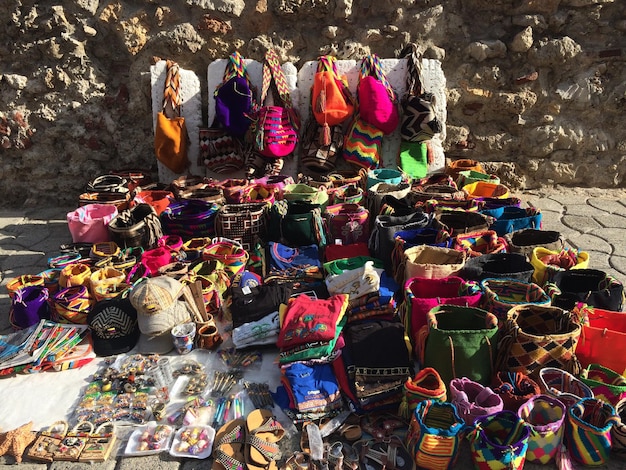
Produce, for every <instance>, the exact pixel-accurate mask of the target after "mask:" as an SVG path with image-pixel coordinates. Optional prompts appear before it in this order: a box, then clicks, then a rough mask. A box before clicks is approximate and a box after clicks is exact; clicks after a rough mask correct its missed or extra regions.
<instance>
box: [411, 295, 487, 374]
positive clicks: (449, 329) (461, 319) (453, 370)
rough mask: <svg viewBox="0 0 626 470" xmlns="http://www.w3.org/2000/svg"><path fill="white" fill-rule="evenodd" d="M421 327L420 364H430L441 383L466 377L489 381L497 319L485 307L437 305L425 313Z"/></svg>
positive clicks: (423, 365)
mask: <svg viewBox="0 0 626 470" xmlns="http://www.w3.org/2000/svg"><path fill="white" fill-rule="evenodd" d="M427 321H428V325H427V326H424V327H423V328H422V329H421V330H420V334H419V335H418V344H419V345H420V346H421V347H420V350H421V363H422V367H432V368H434V369H435V370H436V371H437V372H439V375H441V378H442V380H443V382H444V383H446V384H448V383H450V380H452V379H453V378H457V377H467V378H469V379H471V380H474V381H476V382H478V383H480V384H483V385H488V384H489V383H490V381H491V376H492V371H493V363H494V359H495V357H496V347H497V344H498V319H497V318H496V316H495V315H494V314H492V313H490V312H487V311H485V310H482V309H479V308H475V307H462V306H458V305H440V306H438V307H435V308H433V309H431V310H430V312H428V315H427Z"/></svg>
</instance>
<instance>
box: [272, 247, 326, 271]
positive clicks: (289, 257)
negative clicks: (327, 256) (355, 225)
mask: <svg viewBox="0 0 626 470" xmlns="http://www.w3.org/2000/svg"><path fill="white" fill-rule="evenodd" d="M267 246H268V252H269V255H270V269H276V270H278V271H285V270H288V269H291V268H307V267H317V268H318V269H319V268H321V267H322V263H321V261H320V257H319V250H318V248H317V245H306V246H299V247H295V248H292V247H290V246H287V245H283V244H282V243H278V242H268V244H267Z"/></svg>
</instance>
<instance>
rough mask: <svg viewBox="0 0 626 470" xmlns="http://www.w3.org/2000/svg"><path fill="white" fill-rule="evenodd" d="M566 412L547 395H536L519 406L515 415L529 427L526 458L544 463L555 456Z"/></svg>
mask: <svg viewBox="0 0 626 470" xmlns="http://www.w3.org/2000/svg"><path fill="white" fill-rule="evenodd" d="M566 413H567V412H566V408H565V405H564V404H563V403H562V402H561V401H559V400H558V399H556V398H553V397H550V396H548V395H537V396H535V397H532V398H530V399H529V400H528V401H527V402H526V403H524V404H523V405H522V406H520V408H519V410H518V411H517V415H518V416H519V417H520V418H521V419H523V420H524V421H525V422H526V424H528V426H529V427H530V439H529V440H528V451H527V452H526V460H528V461H529V462H533V463H539V464H543V465H546V464H548V463H550V462H551V461H552V460H553V459H554V458H555V457H556V454H557V452H558V451H559V449H560V448H561V443H562V442H563V429H564V427H565V426H563V423H564V422H565V417H566Z"/></svg>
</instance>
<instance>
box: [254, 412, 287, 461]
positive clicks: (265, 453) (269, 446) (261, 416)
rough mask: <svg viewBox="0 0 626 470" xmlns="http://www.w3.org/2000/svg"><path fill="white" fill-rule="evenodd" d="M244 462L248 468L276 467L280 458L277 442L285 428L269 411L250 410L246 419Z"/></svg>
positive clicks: (283, 433)
mask: <svg viewBox="0 0 626 470" xmlns="http://www.w3.org/2000/svg"><path fill="white" fill-rule="evenodd" d="M246 429H247V436H246V446H245V448H246V463H247V464H248V469H249V470H267V469H268V468H269V469H272V468H277V467H276V462H275V461H276V460H277V459H279V458H280V448H279V447H278V444H277V442H278V441H280V440H281V439H282V438H283V436H284V435H285V429H284V428H283V427H282V425H281V424H280V423H279V422H278V421H276V418H275V417H274V415H273V414H272V412H271V411H269V410H265V409H260V410H254V411H252V412H251V413H250V414H249V415H248V417H247V419H246Z"/></svg>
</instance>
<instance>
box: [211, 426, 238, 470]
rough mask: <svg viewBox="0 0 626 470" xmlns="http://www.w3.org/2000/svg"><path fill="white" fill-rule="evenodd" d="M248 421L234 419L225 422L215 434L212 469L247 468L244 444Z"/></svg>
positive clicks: (231, 469)
mask: <svg viewBox="0 0 626 470" xmlns="http://www.w3.org/2000/svg"><path fill="white" fill-rule="evenodd" d="M245 427H246V422H245V421H244V420H243V419H234V420H232V421H229V422H228V423H226V424H224V425H223V426H222V427H221V428H220V429H219V430H218V431H217V433H216V434H215V440H214V443H213V466H212V467H211V468H212V470H247V467H246V464H245V463H244V454H243V446H244V442H245Z"/></svg>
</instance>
